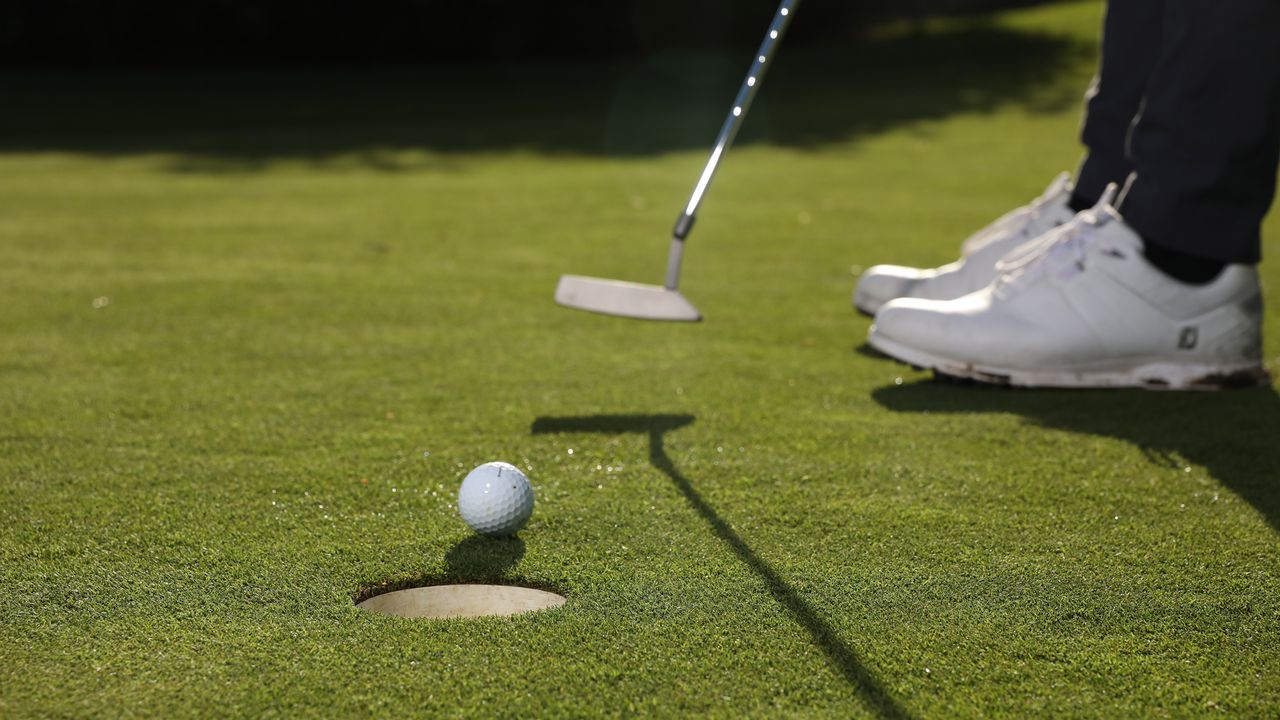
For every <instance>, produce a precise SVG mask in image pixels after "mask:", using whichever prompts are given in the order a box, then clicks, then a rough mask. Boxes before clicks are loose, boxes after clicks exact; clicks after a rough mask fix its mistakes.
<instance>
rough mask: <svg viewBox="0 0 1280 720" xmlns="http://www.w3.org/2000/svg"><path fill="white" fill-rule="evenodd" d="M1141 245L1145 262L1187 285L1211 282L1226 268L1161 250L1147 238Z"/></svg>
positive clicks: (1209, 259) (1200, 259)
mask: <svg viewBox="0 0 1280 720" xmlns="http://www.w3.org/2000/svg"><path fill="white" fill-rule="evenodd" d="M1142 244H1143V251H1142V254H1143V255H1144V256H1145V257H1146V258H1147V262H1149V263H1151V265H1152V266H1154V267H1155V268H1156V269H1157V270H1159V271H1160V272H1162V273H1164V274H1165V275H1168V276H1169V277H1171V278H1173V279H1174V280H1177V281H1179V282H1183V283H1186V284H1187V285H1204V284H1206V283H1209V282H1212V281H1213V280H1214V279H1216V278H1217V277H1218V276H1219V275H1221V274H1222V271H1223V269H1224V268H1226V266H1227V265H1226V263H1223V262H1221V261H1219V260H1213V259H1211V258H1206V257H1199V256H1197V255H1188V254H1186V253H1182V252H1177V251H1176V250H1169V249H1167V248H1162V247H1160V246H1159V245H1156V244H1154V243H1152V242H1151V241H1149V240H1148V239H1147V238H1143V239H1142Z"/></svg>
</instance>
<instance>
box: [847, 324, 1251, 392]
mask: <svg viewBox="0 0 1280 720" xmlns="http://www.w3.org/2000/svg"><path fill="white" fill-rule="evenodd" d="M867 341H868V342H869V343H870V344H871V347H873V348H875V349H876V350H879V351H880V352H882V353H884V354H885V355H888V356H889V357H891V358H893V359H894V360H898V361H899V362H903V363H906V364H908V365H910V366H912V367H914V368H916V369H919V370H932V371H933V372H934V374H935V375H937V376H940V377H942V378H944V379H953V380H962V381H972V382H978V383H983V384H986V385H1004V386H1010V387H1025V388H1036V387H1043V388H1077V389H1079V388H1089V389H1121V388H1144V389H1147V390H1221V389H1224V388H1247V387H1257V386H1259V385H1270V384H1271V375H1270V373H1268V372H1267V370H1266V368H1264V367H1262V366H1261V365H1256V364H1247V363H1245V364H1240V365H1217V366H1215V365H1190V364H1183V363H1169V362H1148V363H1138V364H1134V365H1133V366H1131V367H1128V368H1115V367H1111V368H1106V369H1099V368H1058V369H1050V370H1031V371H1029V370H1013V369H1009V368H998V367H992V366H982V365H973V364H971V363H965V362H961V361H958V360H951V359H948V358H944V357H941V356H939V355H934V354H932V353H928V352H924V351H922V350H917V349H915V348H912V347H908V346H906V345H903V344H901V343H898V342H894V341H893V340H889V339H887V338H885V337H884V336H882V335H877V334H876V332H875V327H874V326H873V327H872V329H871V334H870V336H869V337H868V338H867Z"/></svg>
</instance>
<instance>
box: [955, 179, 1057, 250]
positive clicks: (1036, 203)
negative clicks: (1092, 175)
mask: <svg viewBox="0 0 1280 720" xmlns="http://www.w3.org/2000/svg"><path fill="white" fill-rule="evenodd" d="M1070 187H1071V176H1070V175H1069V174H1068V173H1065V172H1064V173H1059V174H1058V176H1057V177H1055V178H1054V179H1053V182H1051V183H1049V187H1048V188H1046V189H1045V191H1044V192H1043V193H1041V195H1040V197H1038V198H1036V199H1035V200H1032V201H1031V203H1030V204H1029V205H1026V206H1024V207H1020V208H1018V209H1016V210H1011V211H1009V212H1008V213H1005V214H1004V215H1003V216H1001V217H1000V218H999V219H997V220H996V221H995V222H994V223H992V229H991V230H990V231H988V232H985V233H982V234H981V235H979V236H977V237H973V238H969V239H968V240H966V241H965V242H964V244H963V245H961V246H960V254H961V255H962V256H969V255H972V254H974V253H976V252H978V251H979V250H981V249H982V248H984V247H986V246H988V245H990V244H991V243H993V242H995V241H996V240H997V239H999V238H1002V237H1009V236H1010V235H1020V236H1022V237H1023V238H1024V239H1027V240H1030V239H1031V226H1032V224H1033V223H1035V222H1036V221H1037V220H1039V219H1040V218H1041V217H1042V216H1043V215H1044V213H1045V209H1046V208H1048V206H1049V204H1050V203H1052V202H1054V201H1055V200H1057V198H1058V197H1059V196H1060V195H1062V193H1064V192H1066V191H1067V190H1068V189H1069V188H1070Z"/></svg>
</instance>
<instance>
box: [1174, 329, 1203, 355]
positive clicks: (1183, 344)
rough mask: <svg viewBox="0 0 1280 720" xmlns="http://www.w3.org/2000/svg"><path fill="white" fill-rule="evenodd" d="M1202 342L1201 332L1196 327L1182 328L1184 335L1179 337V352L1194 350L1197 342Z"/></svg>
mask: <svg viewBox="0 0 1280 720" xmlns="http://www.w3.org/2000/svg"><path fill="white" fill-rule="evenodd" d="M1199 340H1200V331H1199V330H1197V329H1196V328H1194V327H1184V328H1182V333H1181V334H1180V335H1178V349H1179V350H1194V349H1195V348H1196V342H1197V341H1199Z"/></svg>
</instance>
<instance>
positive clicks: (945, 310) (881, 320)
mask: <svg viewBox="0 0 1280 720" xmlns="http://www.w3.org/2000/svg"><path fill="white" fill-rule="evenodd" d="M983 302H984V298H983V297H982V295H981V293H974V294H971V295H966V296H964V297H961V298H957V299H955V300H925V299H921V298H899V299H897V300H893V301H891V302H888V303H886V304H885V305H883V306H882V307H881V308H880V310H879V312H877V313H876V322H875V324H874V325H873V326H872V328H871V340H872V344H873V345H877V344H879V345H881V346H883V345H890V346H892V347H895V348H903V349H911V350H915V351H920V352H923V353H927V354H929V355H940V356H947V357H952V358H957V359H965V358H968V357H970V356H971V355H972V354H973V350H974V349H975V348H976V347H980V346H981V345H982V344H983V341H984V338H983V333H982V332H980V331H981V329H982V328H981V327H978V325H981V323H974V322H971V320H972V317H971V316H972V314H973V313H974V312H978V311H980V310H981V306H982V305H983ZM882 349H883V347H882ZM890 354H892V353H890Z"/></svg>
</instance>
